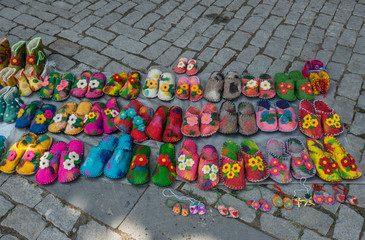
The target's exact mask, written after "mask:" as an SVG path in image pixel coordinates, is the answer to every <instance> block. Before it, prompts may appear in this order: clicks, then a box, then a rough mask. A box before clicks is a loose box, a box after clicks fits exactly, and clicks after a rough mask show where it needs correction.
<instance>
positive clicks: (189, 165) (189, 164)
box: [185, 158, 195, 167]
mask: <svg viewBox="0 0 365 240" xmlns="http://www.w3.org/2000/svg"><path fill="white" fill-rule="evenodd" d="M194 163H195V162H194V160H193V159H191V158H189V159H186V161H185V164H186V166H188V167H192V166H193V165H194Z"/></svg>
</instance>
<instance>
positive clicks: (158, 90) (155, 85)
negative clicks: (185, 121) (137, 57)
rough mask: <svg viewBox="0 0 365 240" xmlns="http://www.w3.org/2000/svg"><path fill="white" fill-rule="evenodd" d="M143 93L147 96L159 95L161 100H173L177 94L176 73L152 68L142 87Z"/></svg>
mask: <svg viewBox="0 0 365 240" xmlns="http://www.w3.org/2000/svg"><path fill="white" fill-rule="evenodd" d="M142 93H143V95H144V96H145V97H146V98H155V97H158V98H159V99H160V100H161V101H171V100H172V99H174V96H175V95H174V94H175V75H174V74H173V73H170V72H165V73H162V71H161V70H159V69H151V70H150V71H149V72H148V74H147V78H146V81H145V82H144V85H143V87H142Z"/></svg>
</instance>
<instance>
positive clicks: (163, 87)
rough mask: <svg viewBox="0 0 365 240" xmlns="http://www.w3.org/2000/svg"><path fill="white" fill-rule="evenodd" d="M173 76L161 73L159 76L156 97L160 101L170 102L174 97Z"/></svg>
mask: <svg viewBox="0 0 365 240" xmlns="http://www.w3.org/2000/svg"><path fill="white" fill-rule="evenodd" d="M174 94H175V75H174V74H171V73H168V72H166V73H163V74H162V75H161V80H160V87H159V89H158V93H157V97H158V99H160V100H161V101H171V100H172V99H174V97H175V95H174Z"/></svg>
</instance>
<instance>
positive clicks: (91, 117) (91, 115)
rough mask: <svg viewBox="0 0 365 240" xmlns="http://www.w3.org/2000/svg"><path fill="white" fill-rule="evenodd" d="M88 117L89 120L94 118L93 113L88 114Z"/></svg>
mask: <svg viewBox="0 0 365 240" xmlns="http://www.w3.org/2000/svg"><path fill="white" fill-rule="evenodd" d="M88 116H89V119H93V118H95V117H96V115H95V113H94V112H89V114H88Z"/></svg>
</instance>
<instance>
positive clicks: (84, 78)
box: [71, 71, 92, 98]
mask: <svg viewBox="0 0 365 240" xmlns="http://www.w3.org/2000/svg"><path fill="white" fill-rule="evenodd" d="M91 75H92V73H91V72H90V71H84V72H82V73H81V74H80V76H78V77H77V79H76V81H75V83H74V84H73V85H72V89H71V95H72V96H74V97H77V98H83V97H85V94H86V92H87V89H88V85H89V82H90V78H91Z"/></svg>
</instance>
